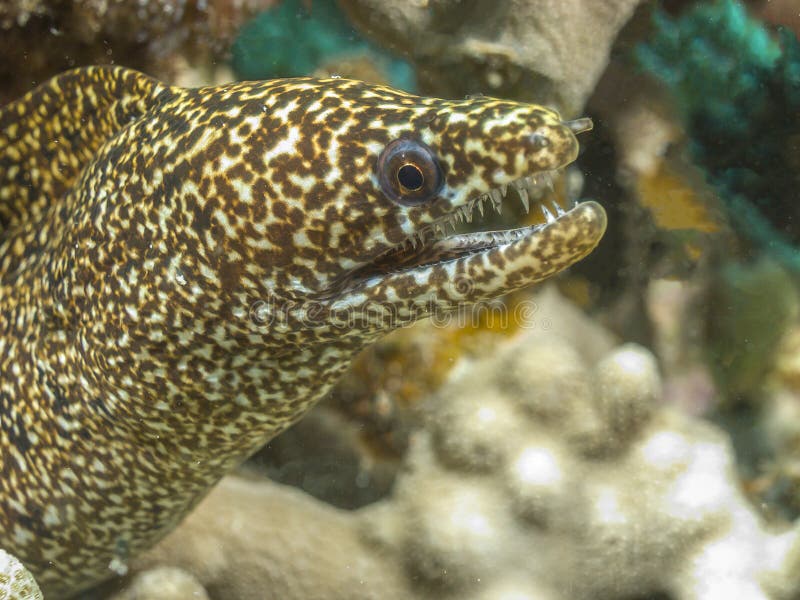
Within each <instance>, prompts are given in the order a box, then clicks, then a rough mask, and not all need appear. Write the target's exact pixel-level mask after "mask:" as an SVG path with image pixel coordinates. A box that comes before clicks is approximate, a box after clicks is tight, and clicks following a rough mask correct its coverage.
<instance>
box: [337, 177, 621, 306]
mask: <svg viewBox="0 0 800 600" xmlns="http://www.w3.org/2000/svg"><path fill="white" fill-rule="evenodd" d="M550 181H551V175H550V174H545V175H544V176H542V175H541V174H540V175H539V176H536V177H533V178H526V179H524V180H520V181H519V182H515V183H514V184H512V186H513V187H515V188H516V189H517V195H518V197H519V199H520V201H521V202H522V204H523V206H524V208H525V211H526V212H528V211H529V210H531V207H532V208H533V210H534V211H539V213H540V214H541V216H542V220H543V222H542V223H539V224H535V225H530V226H527V227H520V228H516V229H508V230H501V231H487V232H478V233H462V234H455V233H454V234H452V235H449V236H447V235H445V233H444V231H445V229H446V227H447V226H452V227H453V229H454V231H455V224H456V222H457V221H462V220H463V221H471V218H472V216H473V211H477V212H479V213H480V214H481V215H483V205H484V204H485V203H487V202H488V203H489V204H490V206H492V207H494V208H495V209H496V210H497V211H498V212H500V210H502V206H501V205H502V201H503V198H504V197H505V195H506V191H507V190H505V189H500V190H495V191H493V192H490V193H488V194H485V195H483V196H481V197H480V198H477V199H475V200H472V201H471V202H469V203H467V205H465V206H463V207H460V208H457V209H456V210H455V211H454V212H452V213H451V214H450V215H448V217H446V218H445V219H443V220H440V221H439V222H437V223H434V224H433V225H430V226H428V227H427V228H426V229H425V230H423V231H421V232H418V233H417V234H416V235H415V236H413V237H412V238H409V239H408V240H406V242H405V243H403V244H401V245H398V246H397V247H395V248H392V249H391V250H389V251H388V252H385V253H384V254H382V255H381V256H379V257H378V258H376V259H375V260H374V261H372V262H371V263H369V264H368V265H365V266H363V267H360V268H358V269H356V270H354V271H352V272H351V273H350V274H348V276H347V277H346V278H345V279H344V280H342V281H340V282H339V285H337V286H336V289H335V290H331V291H332V292H333V294H332V297H331V299H332V300H334V301H335V302H336V303H338V304H344V305H349V306H355V305H358V304H361V303H364V302H370V301H374V302H384V303H386V302H388V303H390V304H396V305H397V304H402V305H405V306H407V307H423V306H425V307H429V308H431V309H432V310H436V309H450V308H457V307H458V306H459V305H462V304H465V303H475V302H480V301H484V300H491V299H494V298H497V297H498V296H501V295H503V294H506V293H509V292H512V291H515V290H517V289H521V288H523V287H526V286H528V285H530V284H532V283H536V282H538V281H541V280H543V279H546V278H547V277H549V276H551V275H554V274H556V273H558V272H559V271H562V270H563V269H566V268H567V267H569V266H570V265H572V264H574V263H575V262H577V261H579V260H580V259H582V258H584V257H585V256H586V255H588V254H589V253H590V252H591V251H592V250H593V249H594V248H595V246H596V245H597V244H598V243H599V241H600V239H601V238H602V236H603V233H604V232H605V228H606V214H605V211H604V210H603V208H602V207H601V206H600V205H599V204H597V203H596V202H591V201H587V202H581V203H578V204H576V205H574V206H572V207H570V208H568V209H566V208H563V207H562V206H560V205H559V204H557V203H555V202H549V203H548V202H546V201H544V200H541V199H534V198H535V195H538V194H535V192H536V190H537V188H539V187H541V185H546V186H548V187H549V186H550ZM539 213H535V214H539Z"/></svg>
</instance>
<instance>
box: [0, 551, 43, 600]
mask: <svg viewBox="0 0 800 600" xmlns="http://www.w3.org/2000/svg"><path fill="white" fill-rule="evenodd" d="M0 600H42V592H41V591H40V590H39V586H38V585H36V581H35V580H34V578H33V575H31V574H30V573H29V572H28V570H27V569H26V568H25V567H24V566H23V565H22V564H21V563H20V562H19V561H18V560H17V559H16V558H14V557H13V556H11V555H10V554H8V553H7V552H4V551H3V550H0Z"/></svg>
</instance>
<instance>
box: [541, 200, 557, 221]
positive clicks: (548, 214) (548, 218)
mask: <svg viewBox="0 0 800 600" xmlns="http://www.w3.org/2000/svg"><path fill="white" fill-rule="evenodd" d="M540 206H541V207H542V214H543V215H544V218H545V220H546V221H547V222H548V223H552V222H553V221H555V220H556V218H555V217H554V216H553V213H551V212H550V209H549V208H548V207H547V205H546V204H544V203H542V204H541V205H540Z"/></svg>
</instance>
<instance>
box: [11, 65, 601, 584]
mask: <svg viewBox="0 0 800 600" xmlns="http://www.w3.org/2000/svg"><path fill="white" fill-rule="evenodd" d="M533 130H538V131H539V132H540V133H541V135H542V136H543V137H544V138H545V139H546V141H547V144H546V148H544V149H543V148H541V147H540V146H541V144H540V145H539V146H536V147H532V145H531V142H530V138H529V134H530V132H531V131H533ZM402 136H409V137H413V138H414V139H419V140H422V141H424V142H425V143H426V144H427V145H428V146H430V147H431V148H432V149H433V150H434V151H435V152H436V155H437V156H438V158H439V161H440V164H441V166H442V172H443V175H444V180H445V181H444V187H443V188H442V190H441V193H440V194H439V195H438V196H437V197H436V198H434V199H431V200H430V201H428V202H425V203H422V204H419V205H416V206H406V205H403V204H401V203H398V202H395V201H392V200H390V199H389V198H387V197H386V195H385V194H383V193H382V191H381V188H380V186H379V185H378V183H377V179H376V174H375V170H376V160H377V156H378V155H379V154H380V152H381V151H382V149H383V148H384V147H385V146H386V145H387V144H388V143H389V142H390V141H392V140H393V139H396V138H399V137H402ZM541 139H542V137H541V136H540V138H539V140H540V141H541ZM576 152H577V143H576V141H575V138H574V136H573V135H572V133H571V132H570V131H569V130H568V129H567V128H565V127H564V126H562V125H561V124H560V120H559V118H558V116H557V115H556V114H555V113H553V112H552V111H549V110H546V109H543V108H541V107H537V106H532V105H525V104H517V103H513V102H504V101H499V100H493V99H489V98H475V99H467V100H462V101H444V100H438V99H431V98H418V97H415V96H410V95H407V94H404V93H401V92H398V91H395V90H391V89H388V88H383V87H376V86H370V85H367V84H364V83H360V82H355V81H347V80H343V79H329V80H313V79H296V80H277V81H268V82H253V83H240V84H232V85H228V86H223V87H217V88H204V89H199V90H185V89H179V88H173V87H169V86H166V85H163V84H161V83H159V82H156V81H154V80H152V79H149V78H147V77H145V76H143V75H141V74H139V73H135V72H133V71H128V70H125V69H122V68H108V67H102V68H99V67H98V68H85V69H79V70H76V71H72V72H69V73H66V74H64V75H62V76H60V77H58V78H56V79H54V80H52V81H50V82H48V83H46V84H44V85H43V86H42V87H40V88H38V89H36V90H34V91H33V92H31V93H30V94H28V95H27V96H25V97H24V98H22V99H21V100H19V101H18V102H15V103H12V104H11V105H8V106H6V107H5V108H3V109H2V110H0V425H2V427H1V428H0V452H1V454H0V461H1V462H0V547H2V548H4V549H6V550H8V551H10V552H12V553H14V554H15V555H17V556H18V557H19V558H20V559H21V560H23V562H24V563H25V564H26V565H27V566H28V567H29V568H30V569H31V571H32V572H33V573H34V574H35V575H36V576H37V578H38V580H39V582H40V584H41V585H42V588H43V590H44V592H45V594H46V595H47V597H48V598H61V597H67V596H69V595H71V594H73V593H75V592H77V591H79V590H81V589H84V588H86V587H87V586H90V585H92V584H94V583H96V582H98V581H100V580H102V579H104V578H107V577H109V576H111V575H112V574H113V573H112V571H110V570H109V564H110V563H111V562H112V560H114V559H117V560H118V561H122V562H124V561H125V560H126V559H127V558H128V557H129V556H130V555H132V554H135V553H137V552H140V551H141V550H143V549H145V548H147V547H148V546H151V545H152V544H153V543H155V542H156V541H157V540H158V539H159V538H161V537H162V536H163V535H164V534H165V533H167V532H168V531H169V530H170V529H172V528H173V527H174V526H175V525H176V524H177V523H178V522H179V521H180V520H181V518H182V517H183V516H184V515H185V514H186V513H187V511H189V510H190V509H191V508H192V507H193V506H194V505H195V504H196V502H197V501H198V500H199V499H200V498H201V497H202V496H203V494H205V493H206V492H207V491H208V490H209V488H210V487H211V486H213V485H214V483H215V482H216V481H217V480H218V479H219V478H220V477H221V476H222V475H223V474H224V473H225V472H227V471H229V470H230V469H232V468H233V467H235V466H236V465H237V464H239V463H240V462H241V461H242V460H243V459H244V458H246V457H247V456H248V455H250V454H251V453H252V452H254V451H255V450H256V449H258V448H259V447H260V446H261V445H263V444H264V443H265V442H266V441H267V440H269V439H270V438H271V437H273V436H274V435H276V434H277V433H279V432H280V431H282V430H284V429H285V428H286V427H287V426H289V425H290V424H291V423H293V422H294V421H296V420H297V419H298V418H300V417H301V416H302V415H303V414H304V412H305V411H306V410H307V409H308V408H309V407H310V406H311V405H312V404H314V403H315V402H316V401H317V400H319V399H320V398H321V397H322V396H323V395H324V394H325V393H326V392H327V391H328V390H329V389H330V387H331V386H332V385H333V384H334V383H335V382H336V380H337V378H338V377H339V375H340V374H341V373H342V372H343V371H344V370H345V369H346V368H347V366H348V364H349V362H350V360H351V359H352V357H353V356H354V354H355V353H357V352H358V351H359V350H360V349H361V348H363V347H364V346H365V345H367V344H368V343H370V342H372V341H374V340H375V339H376V338H377V337H379V336H380V335H382V334H385V333H387V332H388V331H389V330H391V329H392V328H395V327H397V326H399V325H401V324H403V323H405V322H408V321H412V320H414V319H416V318H419V317H420V316H424V315H425V314H427V313H428V312H429V311H431V310H449V309H451V308H453V307H455V306H457V305H458V304H459V303H462V302H475V301H479V300H481V299H489V298H494V297H496V296H498V295H500V294H502V293H504V292H507V291H510V290H513V289H517V288H519V287H522V286H524V285H528V284H530V283H531V282H533V281H536V280H539V279H542V278H544V277H546V276H548V275H550V274H552V273H554V272H557V271H559V270H561V269H563V268H564V267H566V266H568V265H569V264H571V263H572V262H575V261H576V260H578V259H580V258H581V257H582V256H584V255H585V254H587V253H588V252H590V251H591V249H592V248H593V247H594V245H595V244H596V243H597V241H598V240H599V238H600V236H601V235H602V232H603V229H604V227H605V220H604V215H603V213H602V209H600V208H599V207H597V205H594V204H587V205H580V206H579V208H578V209H576V210H574V211H572V212H571V213H569V214H568V215H567V216H566V217H563V218H562V219H560V220H559V221H558V223H556V224H554V225H552V226H550V227H548V228H547V229H545V230H543V231H542V232H540V233H539V234H537V235H534V236H530V239H529V240H527V241H525V242H520V243H518V244H512V245H510V246H507V247H502V246H501V247H498V248H494V249H491V250H487V251H486V252H481V253H478V254H475V255H473V256H464V257H460V258H458V259H456V260H448V261H442V262H441V263H437V264H432V265H428V266H421V267H420V268H418V269H410V270H405V271H403V270H398V271H397V272H387V271H386V269H383V270H382V271H381V270H379V272H378V273H377V274H375V273H373V275H372V276H371V277H369V278H368V280H367V279H363V278H362V279H358V278H352V279H348V275H350V274H351V273H352V271H353V270H354V269H357V268H359V267H363V266H365V265H368V264H369V263H370V262H371V261H373V260H375V259H376V258H377V257H378V256H380V255H381V254H382V253H384V252H386V251H387V250H389V249H391V248H393V247H395V246H396V245H397V244H399V243H401V242H403V240H405V239H406V238H407V237H408V236H409V235H412V234H414V233H415V232H419V231H422V230H424V229H425V228H426V227H429V226H430V224H431V223H434V222H437V221H440V220H441V219H443V218H447V215H448V214H451V213H452V211H453V210H454V208H456V207H458V206H463V205H464V204H465V203H466V202H468V200H469V199H470V198H473V197H475V196H476V195H478V194H482V193H486V192H487V191H489V190H490V189H492V188H495V187H497V186H498V185H500V184H504V183H508V182H510V181H511V180H514V179H517V178H519V177H522V176H525V175H529V174H532V173H535V172H537V171H540V170H545V169H553V168H557V167H560V166H563V165H565V164H567V163H569V162H570V161H571V160H573V159H574V157H575V155H576ZM369 303H373V305H374V306H378V307H380V309H379V310H377V311H376V310H371V311H366V310H365V309H364V307H365V306H366V305H367V304H369ZM374 306H373V308H374ZM353 315H355V316H356V317H357V318H356V319H355V320H352V319H348V317H352V316H353ZM265 518H269V515H265Z"/></svg>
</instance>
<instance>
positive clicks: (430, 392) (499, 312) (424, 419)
mask: <svg viewBox="0 0 800 600" xmlns="http://www.w3.org/2000/svg"><path fill="white" fill-rule="evenodd" d="M798 35H800V4H799V3H798V2H797V0H772V1H767V0H753V1H748V2H743V1H739V0H709V1H705V0H694V1H692V0H663V1H658V0H606V1H603V2H596V1H594V0H408V1H406V2H402V1H399V0H339V1H334V0H282V1H277V0H275V1H271V0H149V1H148V0H139V1H122V0H72V1H60V0H59V1H57V0H7V1H5V2H2V3H0V57H2V59H3V60H2V61H0V103H3V104H4V103H6V102H9V101H11V100H13V99H15V98H17V97H19V96H20V95H22V94H24V93H25V92H26V91H28V90H30V89H32V88H33V87H35V86H36V85H37V84H39V83H41V82H43V81H45V80H46V79H47V78H49V77H51V76H53V75H56V74H58V73H60V72H62V71H64V70H66V69H69V68H72V67H76V66H84V65H90V64H117V65H124V66H128V67H133V68H136V69H139V70H142V71H144V72H146V73H148V74H150V75H153V76H155V77H158V78H159V79H162V80H164V81H168V82H170V83H175V84H178V85H182V86H187V87H195V86H204V85H212V84H214V85H216V84H224V83H227V82H230V81H239V80H252V79H272V78H279V77H295V76H305V75H314V76H329V75H337V76H341V77H345V78H355V79H363V80H365V81H369V82H372V83H382V84H387V85H390V86H393V87H397V88H400V89H403V90H407V91H410V92H414V93H417V94H420V95H424V96H437V97H444V98H462V97H467V96H472V95H477V94H483V95H487V96H494V97H499V98H508V99H513V100H518V101H525V102H530V103H537V104H542V105H546V106H550V107H553V108H556V109H557V110H558V111H559V112H560V113H561V114H562V115H563V116H564V117H565V118H577V117H581V116H589V117H591V118H592V119H593V121H594V130H593V131H592V132H591V133H588V134H583V135H582V137H581V154H580V156H579V157H578V159H577V161H576V162H575V163H574V164H573V165H571V166H570V167H569V168H567V169H565V170H564V172H563V173H561V177H560V178H559V179H558V180H557V181H556V182H555V185H554V190H552V191H549V190H548V191H542V193H543V194H550V193H552V194H556V195H561V196H571V197H574V198H580V199H592V200H595V201H597V202H599V203H600V204H602V205H603V207H604V208H605V209H606V211H607V212H608V216H609V223H608V230H607V232H606V234H605V237H604V239H603V241H602V242H601V243H600V245H599V247H598V248H597V249H596V250H595V251H594V252H593V253H592V254H591V255H590V256H589V257H588V258H586V259H585V260H583V261H581V262H580V263H578V264H576V265H575V266H573V267H572V268H570V269H569V270H567V271H566V272H564V273H561V274H560V275H558V276H557V277H555V278H554V279H553V280H550V281H548V282H547V283H545V284H542V285H539V286H537V287H535V288H533V289H530V290H526V291H522V292H516V293H514V294H511V295H509V296H507V297H505V298H504V299H503V300H502V302H501V303H498V305H497V306H496V307H495V308H496V310H494V309H493V310H489V311H484V312H480V313H469V314H466V315H461V316H460V317H459V318H454V319H450V320H444V321H442V320H433V321H425V322H421V323H417V324H415V325H414V326H413V327H409V328H404V329H401V330H399V331H396V332H394V333H393V334H391V335H389V336H388V337H386V338H384V339H383V340H381V341H379V342H378V343H377V344H375V345H373V346H372V347H370V348H368V349H367V350H365V351H364V352H363V353H362V354H361V355H360V356H359V357H358V359H357V360H356V362H355V363H354V365H353V366H352V368H351V369H350V370H349V371H348V373H347V374H346V375H345V377H344V378H343V379H342V381H340V382H339V383H338V384H337V386H336V388H335V389H334V391H333V392H332V393H331V394H330V395H329V396H328V397H327V398H326V399H325V400H324V401H323V402H322V403H321V404H320V405H318V406H317V407H315V408H314V409H313V410H312V411H311V412H310V413H309V414H308V415H307V416H306V417H305V418H304V419H303V420H302V421H300V422H299V423H297V424H296V425H295V426H293V427H292V428H291V429H290V430H288V431H286V432H285V433H283V434H281V435H280V436H279V437H277V438H275V439H274V440H272V441H271V442H270V443H269V444H268V445H267V446H265V447H264V448H263V449H262V450H261V451H259V452H258V453H257V454H256V455H254V456H253V457H251V458H250V459H249V460H248V461H247V462H246V463H245V464H244V465H243V466H242V467H241V469H240V470H239V472H237V473H236V474H234V475H231V476H229V477H227V478H226V479H225V480H223V482H222V483H221V484H220V485H219V486H218V487H217V488H215V489H214V490H213V491H212V492H211V493H210V495H209V496H208V497H207V498H205V499H204V500H203V501H202V502H201V503H200V505H199V506H198V507H197V509H196V510H195V512H193V513H192V514H191V515H190V516H189V517H188V518H187V519H186V520H185V521H184V522H183V523H182V524H181V525H180V526H178V528H177V529H176V530H175V531H174V532H173V533H171V534H170V535H169V536H168V537H167V538H166V539H164V540H163V541H162V542H160V543H159V544H158V545H157V546H155V547H154V548H153V549H152V550H150V551H148V552H147V553H145V554H144V555H142V556H138V557H134V558H133V559H131V560H130V561H129V562H128V563H126V564H125V565H123V566H122V567H120V568H119V569H118V571H119V575H120V576H121V577H120V578H118V579H116V580H115V581H113V582H111V583H110V584H109V585H106V586H103V587H102V588H101V589H97V590H93V591H91V592H87V593H85V594H82V595H81V596H79V597H80V598H87V599H89V598H92V599H100V598H109V599H112V598H113V599H115V600H133V599H144V598H146V599H154V600H155V599H161V598H163V599H167V600H183V599H189V598H209V599H218V600H244V599H262V598H266V599H276V600H278V599H280V600H306V599H320V600H321V599H326V600H331V599H342V600H345V599H347V600H357V599H370V598H375V599H377V598H380V599H386V598H388V599H395V598H396V599H404V598H422V599H432V598H445V599H446V598H458V599H467V600H469V599H475V600H479V599H480V600H483V599H486V600H489V599H498V600H528V599H530V600H572V599H575V600H580V599H589V598H591V599H610V600H645V599H658V600H662V599H674V600H684V599H685V600H694V599H697V600H700V599H722V598H726V599H727V598H737V599H738V598H741V599H748V600H749V599H754V600H755V599H762V598H763V599H786V600H790V599H793V598H794V599H796V598H800V288H799V287H798V284H799V283H800V202H799V201H798V200H799V199H798V190H799V189H800V41H799V40H798ZM489 219H490V221H489V222H490V224H492V223H493V224H494V227H495V228H503V227H511V226H515V224H516V225H518V224H520V223H525V224H531V223H532V222H533V221H532V220H531V219H533V217H532V216H530V215H527V214H525V212H523V211H522V210H521V209H517V208H515V207H511V208H510V209H509V210H507V211H504V212H503V214H502V215H500V214H497V215H493V216H491V217H489ZM463 227H464V228H465V230H468V229H469V225H466V224H465V225H463ZM23 588H24V591H21V590H23ZM6 590H8V591H6ZM12 590H13V591H12ZM3 593H6V594H8V595H7V596H3ZM37 594H38V592H36V591H35V584H34V583H32V581H31V580H30V579H29V576H28V575H27V574H26V573H25V572H24V571H23V570H22V569H21V568H20V566H19V563H17V562H16V561H15V559H13V557H11V556H9V555H7V554H5V553H4V552H2V549H0V598H3V597H8V598H36V597H40V596H39V595H37Z"/></svg>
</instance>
